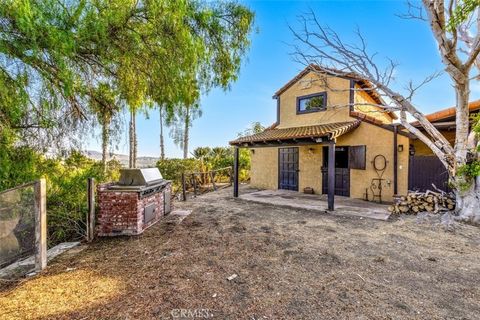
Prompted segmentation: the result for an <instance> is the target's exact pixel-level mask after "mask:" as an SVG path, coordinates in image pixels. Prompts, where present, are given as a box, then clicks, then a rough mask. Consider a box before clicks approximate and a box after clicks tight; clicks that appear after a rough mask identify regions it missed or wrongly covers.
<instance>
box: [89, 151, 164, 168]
mask: <svg viewBox="0 0 480 320" xmlns="http://www.w3.org/2000/svg"><path fill="white" fill-rule="evenodd" d="M83 154H84V155H85V156H87V157H89V158H90V159H93V160H102V153H101V152H98V151H94V150H87V151H84V152H83ZM111 158H114V159H117V160H118V161H120V163H121V164H122V166H124V167H128V155H126V154H117V153H115V154H113V155H111ZM159 159H160V158H156V157H137V167H138V168H147V167H154V166H155V165H156V163H157V161H158V160H159Z"/></svg>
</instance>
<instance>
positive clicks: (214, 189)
mask: <svg viewBox="0 0 480 320" xmlns="http://www.w3.org/2000/svg"><path fill="white" fill-rule="evenodd" d="M210 179H212V186H213V191H217V186H216V185H215V173H214V172H213V171H210Z"/></svg>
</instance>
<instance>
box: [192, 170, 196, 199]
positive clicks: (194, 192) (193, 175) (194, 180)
mask: <svg viewBox="0 0 480 320" xmlns="http://www.w3.org/2000/svg"><path fill="white" fill-rule="evenodd" d="M192 179H193V194H194V195H195V197H196V196H197V179H196V178H195V173H192Z"/></svg>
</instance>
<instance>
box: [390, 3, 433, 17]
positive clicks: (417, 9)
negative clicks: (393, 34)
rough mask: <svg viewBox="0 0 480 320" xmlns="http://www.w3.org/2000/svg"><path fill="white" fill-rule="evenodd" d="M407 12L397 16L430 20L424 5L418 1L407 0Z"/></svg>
mask: <svg viewBox="0 0 480 320" xmlns="http://www.w3.org/2000/svg"><path fill="white" fill-rule="evenodd" d="M406 4H407V12H406V13H401V14H397V17H399V18H402V19H415V20H421V21H428V19H427V18H426V17H425V14H424V12H423V7H422V6H421V5H419V4H418V2H413V1H407V3H406Z"/></svg>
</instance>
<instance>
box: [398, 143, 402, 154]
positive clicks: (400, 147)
mask: <svg viewBox="0 0 480 320" xmlns="http://www.w3.org/2000/svg"><path fill="white" fill-rule="evenodd" d="M398 152H403V144H399V145H398Z"/></svg>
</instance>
